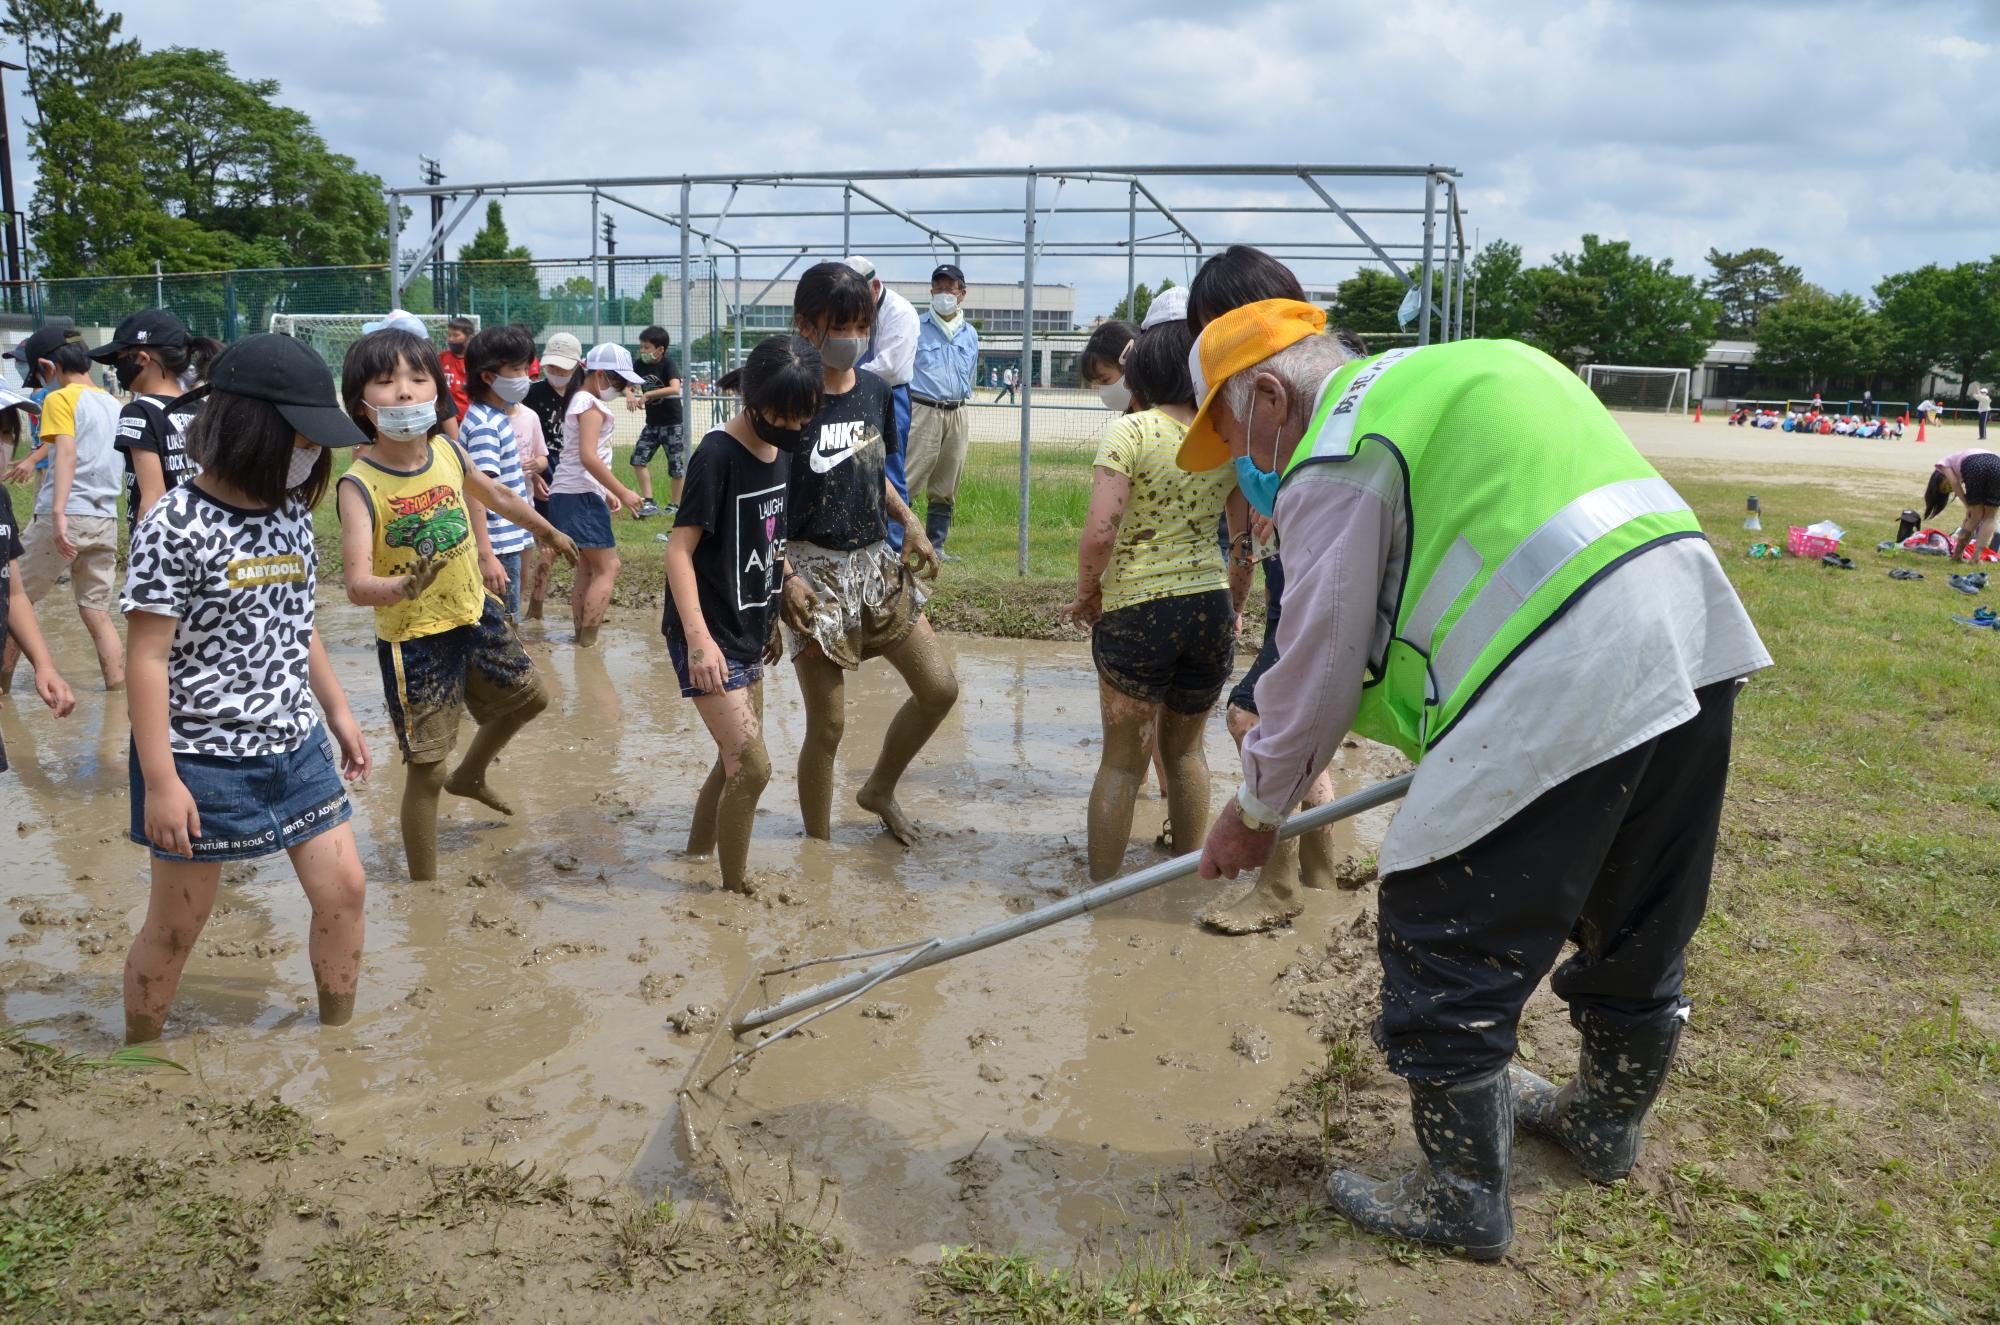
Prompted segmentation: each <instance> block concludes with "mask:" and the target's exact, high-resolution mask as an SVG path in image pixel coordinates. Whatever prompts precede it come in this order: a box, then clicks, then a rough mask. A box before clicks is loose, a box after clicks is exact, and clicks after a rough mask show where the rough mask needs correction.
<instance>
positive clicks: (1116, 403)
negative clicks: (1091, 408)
mask: <svg viewBox="0 0 2000 1325" xmlns="http://www.w3.org/2000/svg"><path fill="white" fill-rule="evenodd" d="M1097 398H1098V399H1099V400H1101V401H1103V402H1104V408H1106V409H1108V410H1111V411H1113V412H1115V413H1118V414H1123V413H1124V412H1125V411H1126V410H1128V409H1130V408H1131V407H1132V388H1131V387H1129V386H1126V385H1125V379H1124V378H1122V377H1121V378H1119V379H1118V380H1117V381H1116V382H1113V383H1112V384H1111V385H1110V386H1101V387H1099V388H1097Z"/></svg>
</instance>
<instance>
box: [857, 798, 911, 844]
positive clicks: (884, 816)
mask: <svg viewBox="0 0 2000 1325" xmlns="http://www.w3.org/2000/svg"><path fill="white" fill-rule="evenodd" d="M854 801H855V804H857V805H859V806H860V807H861V808H862V809H864V810H866V811H868V813H870V814H872V815H874V816H876V817H877V818H879V819H880V820H881V821H882V827H884V828H886V829H887V830H888V831H889V836H891V837H893V838H895V839H896V840H897V841H898V842H901V843H902V844H903V845H904V846H906V847H913V846H915V845H916V844H917V839H918V837H920V836H922V834H921V833H920V832H919V831H918V829H917V826H916V825H915V824H913V823H911V822H910V816H908V815H907V814H904V813H903V807H902V806H901V805H899V804H897V803H896V798H895V796H893V795H890V794H886V793H884V792H879V791H876V790H875V789H874V788H873V787H863V788H862V789H861V790H860V792H859V793H857V794H856V795H855V797H854Z"/></svg>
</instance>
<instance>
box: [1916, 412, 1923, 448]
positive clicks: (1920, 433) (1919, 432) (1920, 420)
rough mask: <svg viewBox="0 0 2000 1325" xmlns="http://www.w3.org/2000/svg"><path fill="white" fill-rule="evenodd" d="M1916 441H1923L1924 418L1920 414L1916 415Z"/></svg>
mask: <svg viewBox="0 0 2000 1325" xmlns="http://www.w3.org/2000/svg"><path fill="white" fill-rule="evenodd" d="M1917 440H1918V441H1919V442H1921V441H1923V440H1924V416H1923V415H1921V414H1919V415H1917Z"/></svg>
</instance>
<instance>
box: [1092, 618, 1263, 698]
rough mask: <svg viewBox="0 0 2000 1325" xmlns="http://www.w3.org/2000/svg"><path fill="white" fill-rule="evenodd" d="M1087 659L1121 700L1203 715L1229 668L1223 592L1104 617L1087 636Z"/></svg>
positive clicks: (1232, 646)
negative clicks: (1120, 694)
mask: <svg viewBox="0 0 2000 1325" xmlns="http://www.w3.org/2000/svg"><path fill="white" fill-rule="evenodd" d="M1090 658H1091V661H1092V662H1094V663H1096V664H1097V670H1098V673H1099V675H1101V676H1103V678H1104V679H1105V680H1106V681H1109V682H1110V683H1111V685H1112V686H1113V688H1115V689H1117V690H1118V691H1119V692H1120V693H1122V694H1127V695H1130V696H1131V697H1132V698H1134V699H1138V700H1144V701H1145V702H1147V703H1149V704H1163V705H1165V706H1166V707H1167V708H1169V709H1171V710H1172V711H1173V712H1175V713H1181V714H1188V715H1193V714H1198V713H1206V712H1208V711H1209V710H1210V709H1211V708H1214V707H1215V701H1216V698H1217V697H1218V696H1220V695H1221V694H1222V687H1223V685H1224V684H1225V683H1226V682H1227V681H1228V680H1229V671H1230V668H1231V667H1233V666H1234V665H1235V662H1236V609H1235V608H1234V607H1233V606H1232V605H1231V603H1230V600H1229V590H1227V589H1212V590H1210V591H1209V592H1207V593H1196V594H1182V595H1180V596H1179V597H1175V598H1155V599H1153V600H1151V601H1150V602H1144V603H1134V604H1132V605H1131V606H1130V607H1121V608H1117V609H1115V610H1114V611H1110V612H1106V613H1105V614H1104V615H1103V616H1102V617H1100V618H1098V621H1097V627H1096V629H1094V630H1092V631H1091V632H1090Z"/></svg>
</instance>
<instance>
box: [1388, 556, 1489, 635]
mask: <svg viewBox="0 0 2000 1325" xmlns="http://www.w3.org/2000/svg"><path fill="white" fill-rule="evenodd" d="M1485 568H1486V559H1485V558H1484V557H1482V556H1480V555H1479V550H1478V549H1477V548H1475V547H1473V546H1472V544H1471V542H1470V541H1468V540H1467V539H1466V537H1465V535H1464V534H1460V535H1459V536H1458V541H1457V542H1456V543H1453V544H1452V545H1451V550H1450V551H1449V552H1447V553H1445V554H1444V560H1443V561H1441V562H1439V563H1438V568H1437V570H1435V571H1433V572H1432V573H1431V582H1430V583H1429V584H1427V585H1425V586H1424V596H1423V597H1422V598H1419V599H1418V600H1417V605H1416V607H1415V608H1414V609H1412V610H1411V612H1410V619H1409V620H1408V621H1405V622H1404V623H1403V629H1402V632H1401V634H1402V637H1403V638H1404V639H1406V640H1408V641H1409V642H1410V643H1412V644H1414V645H1416V646H1417V647H1418V648H1420V649H1422V650H1423V651H1424V656H1425V657H1427V658H1428V657H1429V656H1430V652H1431V643H1432V640H1433V637H1434V636H1436V634H1437V628H1438V622H1440V621H1442V620H1443V619H1444V614H1445V609H1446V608H1448V607H1450V606H1451V605H1452V604H1453V603H1455V602H1457V601H1458V596H1459V595H1460V594H1462V593H1464V592H1465V586H1466V585H1468V584H1471V583H1472V582H1473V581H1474V580H1476V579H1478V578H1479V572H1480V571H1482V570H1484V569H1485Z"/></svg>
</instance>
